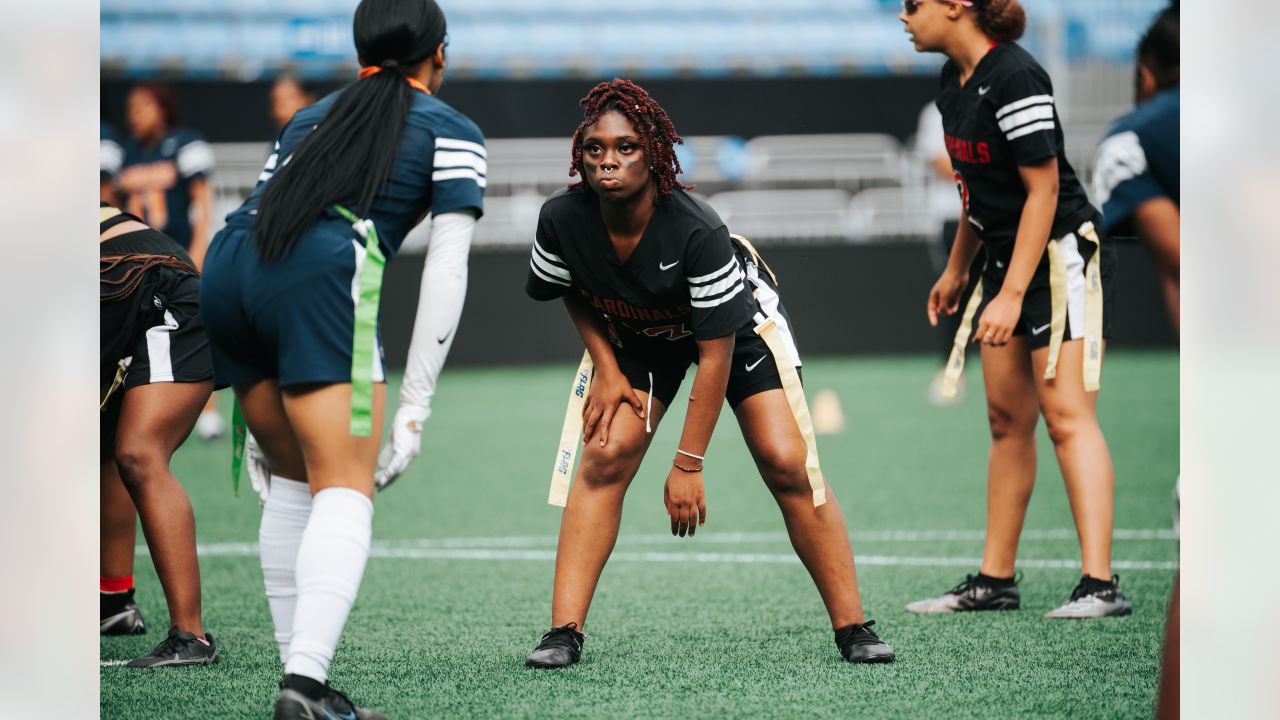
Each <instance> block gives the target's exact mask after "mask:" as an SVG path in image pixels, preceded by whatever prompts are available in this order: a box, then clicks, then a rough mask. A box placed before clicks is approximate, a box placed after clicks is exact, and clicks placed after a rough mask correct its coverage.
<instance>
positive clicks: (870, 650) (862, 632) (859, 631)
mask: <svg viewBox="0 0 1280 720" xmlns="http://www.w3.org/2000/svg"><path fill="white" fill-rule="evenodd" d="M875 624H876V621H875V620H868V621H866V622H864V623H862V624H861V625H850V626H849V627H846V628H840V629H839V630H837V631H836V647H838V648H840V654H841V655H842V656H844V659H845V660H848V661H849V662H851V663H887V662H893V659H894V658H895V657H897V656H896V655H895V654H894V652H893V648H891V647H889V646H888V645H886V644H885V643H884V641H883V640H881V639H880V638H879V637H878V636H876V634H875V632H873V631H872V630H871V626H872V625H875Z"/></svg>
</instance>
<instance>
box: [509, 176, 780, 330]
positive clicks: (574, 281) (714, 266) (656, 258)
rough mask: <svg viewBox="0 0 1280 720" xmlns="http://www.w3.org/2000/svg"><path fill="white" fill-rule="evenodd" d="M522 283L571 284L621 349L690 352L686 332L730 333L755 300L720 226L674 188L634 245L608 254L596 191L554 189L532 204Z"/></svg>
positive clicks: (548, 294)
mask: <svg viewBox="0 0 1280 720" xmlns="http://www.w3.org/2000/svg"><path fill="white" fill-rule="evenodd" d="M525 291H526V292H527V293H528V294H529V296H530V297H532V298H534V299H535V300H551V299H553V298H557V297H560V296H561V295H564V294H565V293H569V292H577V293H579V294H580V295H581V296H582V297H583V298H584V299H585V300H586V301H587V303H589V304H590V305H591V306H592V307H594V308H595V309H596V310H597V311H598V312H599V313H600V314H601V315H602V316H603V317H604V319H605V321H606V322H607V323H608V325H609V334H610V338H609V339H610V341H611V342H613V344H614V345H615V346H618V347H620V348H623V349H625V350H628V351H630V350H639V351H642V352H650V353H657V354H659V355H668V354H671V353H681V354H683V353H691V352H696V346H695V344H694V340H695V339H696V340H707V339H711V338H718V337H724V336H725V335H732V334H734V333H735V332H737V331H738V330H740V329H741V328H743V327H744V326H746V325H748V324H754V321H753V319H752V318H753V316H754V315H755V313H756V312H758V311H759V305H758V303H757V302H756V299H755V297H754V296H753V295H752V293H751V289H750V285H749V284H748V283H747V281H746V275H745V273H744V270H743V265H742V262H741V260H740V258H739V256H738V252H737V249H736V246H735V245H734V243H733V241H732V240H731V239H730V238H729V231H728V230H727V229H726V228H725V225H724V223H723V222H722V221H721V220H720V217H719V215H717V214H716V212H715V210H712V209H711V207H710V206H708V205H707V204H706V203H703V202H701V201H699V200H698V199H696V198H694V197H693V196H691V195H689V194H688V193H686V192H685V191H684V190H680V189H676V190H674V191H673V192H672V193H671V196H670V197H668V198H666V199H664V200H662V201H660V202H659V203H658V206H657V207H656V208H655V209H654V211H653V216H652V217H650V218H649V224H648V225H646V226H645V229H644V233H643V235H641V237H640V242H639V244H637V245H636V247H635V250H633V251H632V253H631V255H630V256H629V257H628V258H627V259H626V261H620V260H618V256H617V253H616V252H615V251H614V248H613V243H612V241H611V240H610V239H609V232H608V230H607V229H606V228H605V225H604V220H603V219H602V218H601V217H600V200H599V198H598V197H597V196H596V194H595V193H594V192H592V191H591V190H589V189H586V188H578V189H576V190H562V191H560V192H558V193H556V194H555V195H552V196H551V197H550V198H549V199H548V200H547V201H546V203H544V204H543V206H542V212H541V214H540V216H539V218H538V230H537V234H536V236H535V239H534V244H533V253H532V257H531V258H530V260H529V274H528V278H527V281H526V284H525Z"/></svg>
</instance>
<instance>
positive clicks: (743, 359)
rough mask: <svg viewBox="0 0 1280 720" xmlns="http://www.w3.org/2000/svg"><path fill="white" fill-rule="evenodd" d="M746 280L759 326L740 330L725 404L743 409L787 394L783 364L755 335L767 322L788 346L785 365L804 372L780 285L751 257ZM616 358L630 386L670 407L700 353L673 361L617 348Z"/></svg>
mask: <svg viewBox="0 0 1280 720" xmlns="http://www.w3.org/2000/svg"><path fill="white" fill-rule="evenodd" d="M744 265H745V266H746V271H747V278H748V279H749V280H750V281H751V283H752V285H753V290H752V291H753V293H754V294H755V296H756V300H757V301H758V302H759V303H760V312H759V313H757V314H756V317H755V323H754V324H751V325H747V326H744V327H742V328H739V329H738V331H737V333H735V335H734V345H733V359H732V361H731V365H730V369H729V386H728V389H727V390H726V391H725V399H726V400H728V401H729V406H730V407H734V408H736V407H738V405H739V404H741V403H742V401H743V400H746V399H747V398H749V397H751V396H752V395H756V394H758V393H762V392H765V391H766V390H780V389H782V377H781V376H780V375H779V374H778V364H777V361H776V360H775V359H774V357H773V353H771V352H769V346H768V345H766V344H765V342H764V340H763V339H762V338H761V337H760V336H759V335H757V334H756V332H755V327H756V325H758V324H760V323H763V322H764V321H765V320H766V319H767V318H773V320H774V322H775V323H777V325H778V329H779V330H780V331H781V333H782V337H783V338H784V343H783V344H784V345H787V346H788V350H789V352H790V353H791V354H792V357H791V358H788V359H785V360H784V361H783V362H791V363H793V364H794V365H795V367H796V369H797V372H798V371H799V368H800V356H799V353H798V352H797V351H796V344H795V337H794V335H793V334H792V331H791V317H790V316H789V315H788V314H787V311H786V308H784V307H783V306H782V301H781V298H780V297H779V295H778V288H777V285H775V284H774V282H773V280H772V278H770V277H769V275H768V273H765V272H761V271H760V270H759V268H757V266H756V265H755V263H753V262H752V261H751V259H750V258H744ZM613 354H614V357H615V358H616V359H617V361H618V367H619V368H621V370H622V373H623V374H624V375H626V376H627V380H629V381H630V382H631V387H633V388H635V389H636V390H641V391H644V392H646V393H650V394H652V395H653V399H655V400H657V401H659V402H661V403H662V404H663V406H665V407H671V401H672V400H674V399H675V397H676V393H677V392H678V391H679V390H680V384H681V383H682V382H683V381H684V376H685V373H686V372H688V370H689V366H690V365H692V364H694V363H696V362H697V353H696V351H695V352H694V353H693V354H692V355H687V356H686V355H684V354H678V355H675V356H672V355H671V354H668V353H664V354H661V355H660V354H658V353H646V352H643V351H638V350H627V349H621V348H618V347H614V349H613Z"/></svg>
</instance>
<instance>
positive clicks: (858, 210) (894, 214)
mask: <svg viewBox="0 0 1280 720" xmlns="http://www.w3.org/2000/svg"><path fill="white" fill-rule="evenodd" d="M922 202H923V201H922V200H921V194H920V192H919V190H918V189H915V188H902V187H879V188H868V189H866V190H863V191H862V192H859V193H858V194H857V195H854V196H853V199H852V200H851V201H849V205H848V211H847V214H846V215H845V217H846V219H847V222H848V224H847V226H846V233H847V237H848V238H849V239H850V240H851V241H853V242H870V241H884V240H890V239H892V240H901V241H918V240H923V239H924V238H927V237H931V236H934V235H936V234H937V233H938V231H939V228H938V226H937V225H936V224H935V222H934V219H933V217H932V215H931V214H930V213H928V212H924V208H923V207H922Z"/></svg>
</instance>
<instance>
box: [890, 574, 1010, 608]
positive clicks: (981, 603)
mask: <svg viewBox="0 0 1280 720" xmlns="http://www.w3.org/2000/svg"><path fill="white" fill-rule="evenodd" d="M1020 579H1021V577H1020V576H1015V577H1014V578H1013V579H1012V580H997V579H995V578H988V577H986V576H985V575H982V574H981V573H979V574H977V575H966V576H965V578H964V582H962V583H960V584H959V585H957V586H955V587H953V588H951V589H950V590H948V591H947V592H945V593H943V594H942V595H939V596H938V597H935V598H927V599H924V600H917V601H915V602H913V603H911V604H909V605H907V612H913V613H953V612H972V611H978V610H1017V609H1018V608H1019V607H1021V606H1022V595H1021V594H1020V593H1019V592H1018V580H1020Z"/></svg>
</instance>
